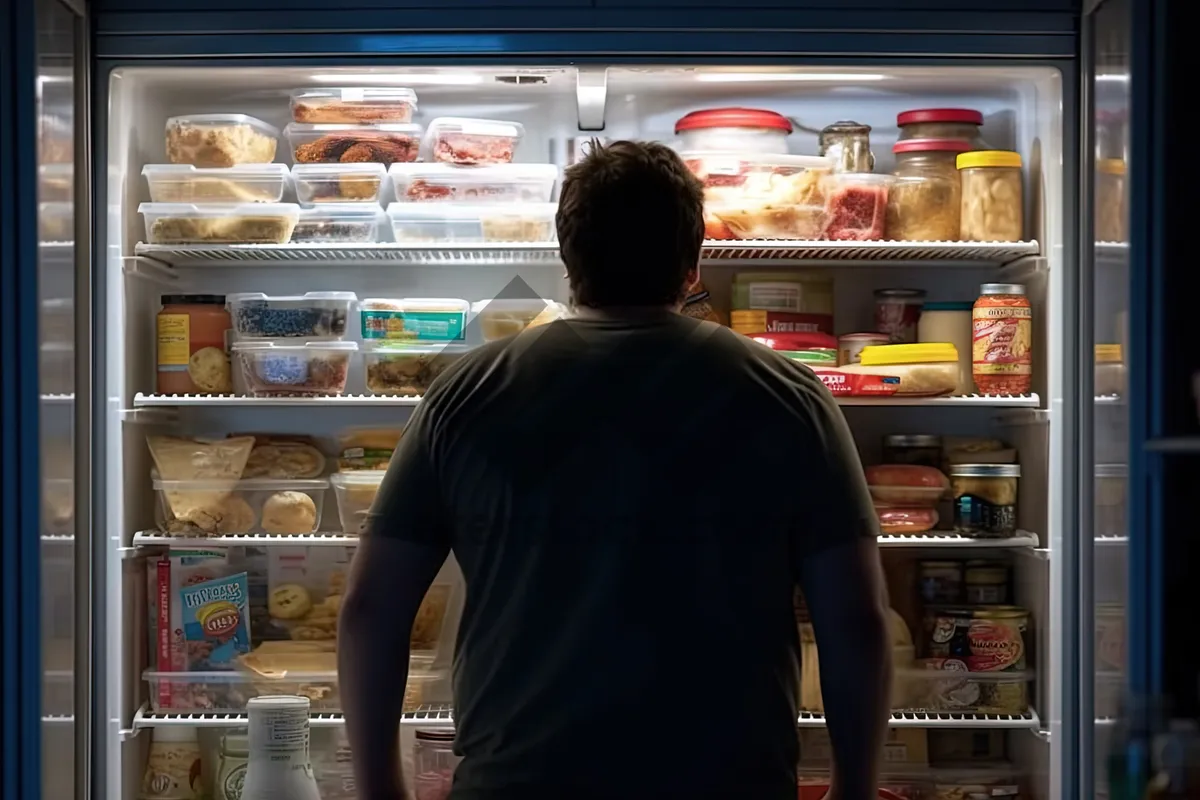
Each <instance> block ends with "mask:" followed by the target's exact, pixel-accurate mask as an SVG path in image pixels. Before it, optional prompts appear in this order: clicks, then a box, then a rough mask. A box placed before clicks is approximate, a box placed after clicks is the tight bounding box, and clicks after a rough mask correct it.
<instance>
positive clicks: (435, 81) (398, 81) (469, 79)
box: [312, 72, 483, 86]
mask: <svg viewBox="0 0 1200 800" xmlns="http://www.w3.org/2000/svg"><path fill="white" fill-rule="evenodd" d="M312 79H313V82H314V83H342V84H380V85H385V86H414V85H426V86H473V85H475V84H477V83H482V82H483V77H482V76H480V75H476V74H475V73H473V72H404V73H401V72H363V73H351V72H328V73H318V74H316V75H313V76H312Z"/></svg>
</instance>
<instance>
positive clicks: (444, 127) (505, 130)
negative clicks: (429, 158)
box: [429, 117, 525, 139]
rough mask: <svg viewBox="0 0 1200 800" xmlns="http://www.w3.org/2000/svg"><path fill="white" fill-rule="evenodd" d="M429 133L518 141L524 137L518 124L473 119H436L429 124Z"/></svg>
mask: <svg viewBox="0 0 1200 800" xmlns="http://www.w3.org/2000/svg"><path fill="white" fill-rule="evenodd" d="M429 133H430V135H434V134H435V133H465V134H468V135H470V136H503V137H506V138H509V139H520V138H521V137H522V136H524V135H525V126H524V125H522V124H521V123H519V122H508V121H507V120H499V119H478V118H475V117H438V118H437V119H435V120H434V121H433V122H430V123H429Z"/></svg>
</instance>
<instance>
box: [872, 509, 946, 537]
mask: <svg viewBox="0 0 1200 800" xmlns="http://www.w3.org/2000/svg"><path fill="white" fill-rule="evenodd" d="M875 513H876V515H877V516H878V517H879V530H880V532H881V533H885V534H892V535H899V536H910V535H916V534H918V533H925V532H927V531H931V530H933V529H934V528H935V527H937V524H938V512H937V509H934V508H907V507H902V506H876V507H875Z"/></svg>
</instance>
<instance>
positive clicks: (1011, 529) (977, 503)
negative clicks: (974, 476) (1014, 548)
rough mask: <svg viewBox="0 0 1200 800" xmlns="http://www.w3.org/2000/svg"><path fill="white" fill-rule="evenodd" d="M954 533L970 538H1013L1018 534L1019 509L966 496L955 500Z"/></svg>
mask: <svg viewBox="0 0 1200 800" xmlns="http://www.w3.org/2000/svg"><path fill="white" fill-rule="evenodd" d="M954 532H955V533H963V534H966V535H968V536H1012V535H1013V534H1015V533H1016V532H1017V507H1016V506H1015V505H1013V506H1002V505H996V504H995V503H989V502H988V501H987V500H984V499H983V498H981V497H979V496H977V495H973V494H964V495H961V496H959V497H956V498H954Z"/></svg>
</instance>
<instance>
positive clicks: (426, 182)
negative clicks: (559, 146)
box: [388, 162, 558, 203]
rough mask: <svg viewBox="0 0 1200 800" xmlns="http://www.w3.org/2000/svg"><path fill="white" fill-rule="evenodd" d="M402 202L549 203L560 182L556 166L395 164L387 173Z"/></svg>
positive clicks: (398, 198) (397, 197)
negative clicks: (558, 181) (470, 166)
mask: <svg viewBox="0 0 1200 800" xmlns="http://www.w3.org/2000/svg"><path fill="white" fill-rule="evenodd" d="M388 175H389V176H390V177H391V179H392V184H393V185H394V186H395V188H396V199H397V200H398V201H400V202H406V201H411V202H436V201H442V200H456V201H462V202H469V203H485V202H486V203H514V202H516V203H548V202H550V198H551V197H552V196H553V193H554V183H555V181H557V180H558V167H556V166H554V165H553V164H488V165H486V166H480V167H472V168H470V169H465V168H462V167H459V166H456V165H454V164H426V163H424V162H421V163H413V164H393V165H392V167H391V169H390V170H388Z"/></svg>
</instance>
